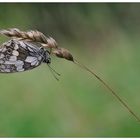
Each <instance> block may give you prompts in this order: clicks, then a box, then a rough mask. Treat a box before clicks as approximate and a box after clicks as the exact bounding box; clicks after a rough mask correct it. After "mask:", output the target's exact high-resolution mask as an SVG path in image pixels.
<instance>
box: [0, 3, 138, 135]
mask: <svg viewBox="0 0 140 140" xmlns="http://www.w3.org/2000/svg"><path fill="white" fill-rule="evenodd" d="M139 13H140V4H133V3H131V4H128V3H125V4H119V3H116V4H115V3H114V4H111V3H107V4H105V3H88V4H86V3H84V4H82V3H73V4H72V3H67V4H64V3H58V4H55V3H54V4H51V3H42V4H39V3H34V4H33V3H28V4H25V3H9V4H4V3H1V4H0V29H7V28H13V27H16V28H19V29H21V30H31V29H33V30H34V29H37V30H39V31H41V32H43V33H44V34H45V35H49V36H52V37H53V38H54V39H56V41H57V42H58V44H59V46H60V47H64V48H67V49H69V50H70V51H71V53H72V54H73V55H74V56H75V57H76V58H77V59H78V60H79V61H80V62H81V63H83V64H86V65H87V66H88V67H89V68H91V69H95V71H96V72H97V73H98V74H99V75H100V76H101V77H102V78H103V79H105V80H106V81H107V82H108V83H109V84H110V85H111V87H113V89H114V90H116V91H117V92H118V94H119V95H120V96H121V97H122V98H123V99H124V100H125V101H126V102H127V103H128V104H129V105H130V106H131V107H132V109H133V110H134V111H135V112H136V113H137V114H138V115H139V116H140V101H139V100H140V14H139ZM2 42H3V39H1V43H2ZM51 66H52V67H53V68H54V69H55V70H56V71H58V72H59V73H61V77H60V81H59V82H58V81H56V80H55V79H54V77H53V76H52V74H51V73H50V71H49V69H48V67H47V66H46V65H45V64H42V65H41V66H40V67H38V68H36V69H33V70H31V71H27V72H22V73H15V74H0V136H1V137H139V136H140V123H138V122H137V121H136V120H135V118H133V117H132V116H131V115H130V113H128V111H127V110H125V109H124V108H123V106H122V105H121V104H120V103H119V102H118V101H117V100H116V99H115V98H114V97H113V96H112V95H111V94H110V93H109V92H108V91H107V90H106V89H105V88H104V87H103V86H102V84H101V83H100V82H99V81H98V80H96V79H95V78H94V77H93V76H92V75H90V74H89V73H88V72H86V71H84V70H82V69H80V68H78V67H77V66H76V65H74V64H73V63H71V62H68V61H66V60H63V59H59V58H56V57H54V56H52V65H51Z"/></svg>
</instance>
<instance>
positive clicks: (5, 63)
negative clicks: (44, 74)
mask: <svg viewBox="0 0 140 140" xmlns="http://www.w3.org/2000/svg"><path fill="white" fill-rule="evenodd" d="M42 62H45V63H47V64H49V63H50V62H51V58H50V53H49V51H48V50H47V49H45V48H43V47H41V45H40V46H37V45H36V44H34V43H31V42H27V41H19V40H16V39H12V40H10V41H8V42H5V43H3V44H2V46H1V48H0V72H2V73H13V72H21V71H26V70H30V69H33V68H35V67H37V66H39V65H40V64H41V63H42Z"/></svg>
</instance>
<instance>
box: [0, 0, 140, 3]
mask: <svg viewBox="0 0 140 140" xmlns="http://www.w3.org/2000/svg"><path fill="white" fill-rule="evenodd" d="M0 2H6V3H7V2H20V3H21V2H22V3H24V2H37V3H40V2H51V3H55V2H57V3H59V2H60V3H62V2H64V3H73V2H75V3H77V2H78V3H81V2H84V3H87V2H96V3H98V2H105V3H106V2H109V3H112V2H115V3H116V2H119V3H120V2H121V3H123V2H125V3H128V2H131V3H134V2H140V0H0Z"/></svg>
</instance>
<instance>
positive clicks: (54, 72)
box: [47, 64, 60, 81]
mask: <svg viewBox="0 0 140 140" xmlns="http://www.w3.org/2000/svg"><path fill="white" fill-rule="evenodd" d="M47 65H48V67H49V70H50V72H51V73H52V75H53V77H54V78H55V79H56V80H57V81H59V78H57V76H60V73H58V72H57V71H55V70H54V69H53V68H52V67H51V66H50V65H49V64H47ZM55 74H56V75H57V76H56V75H55Z"/></svg>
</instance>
